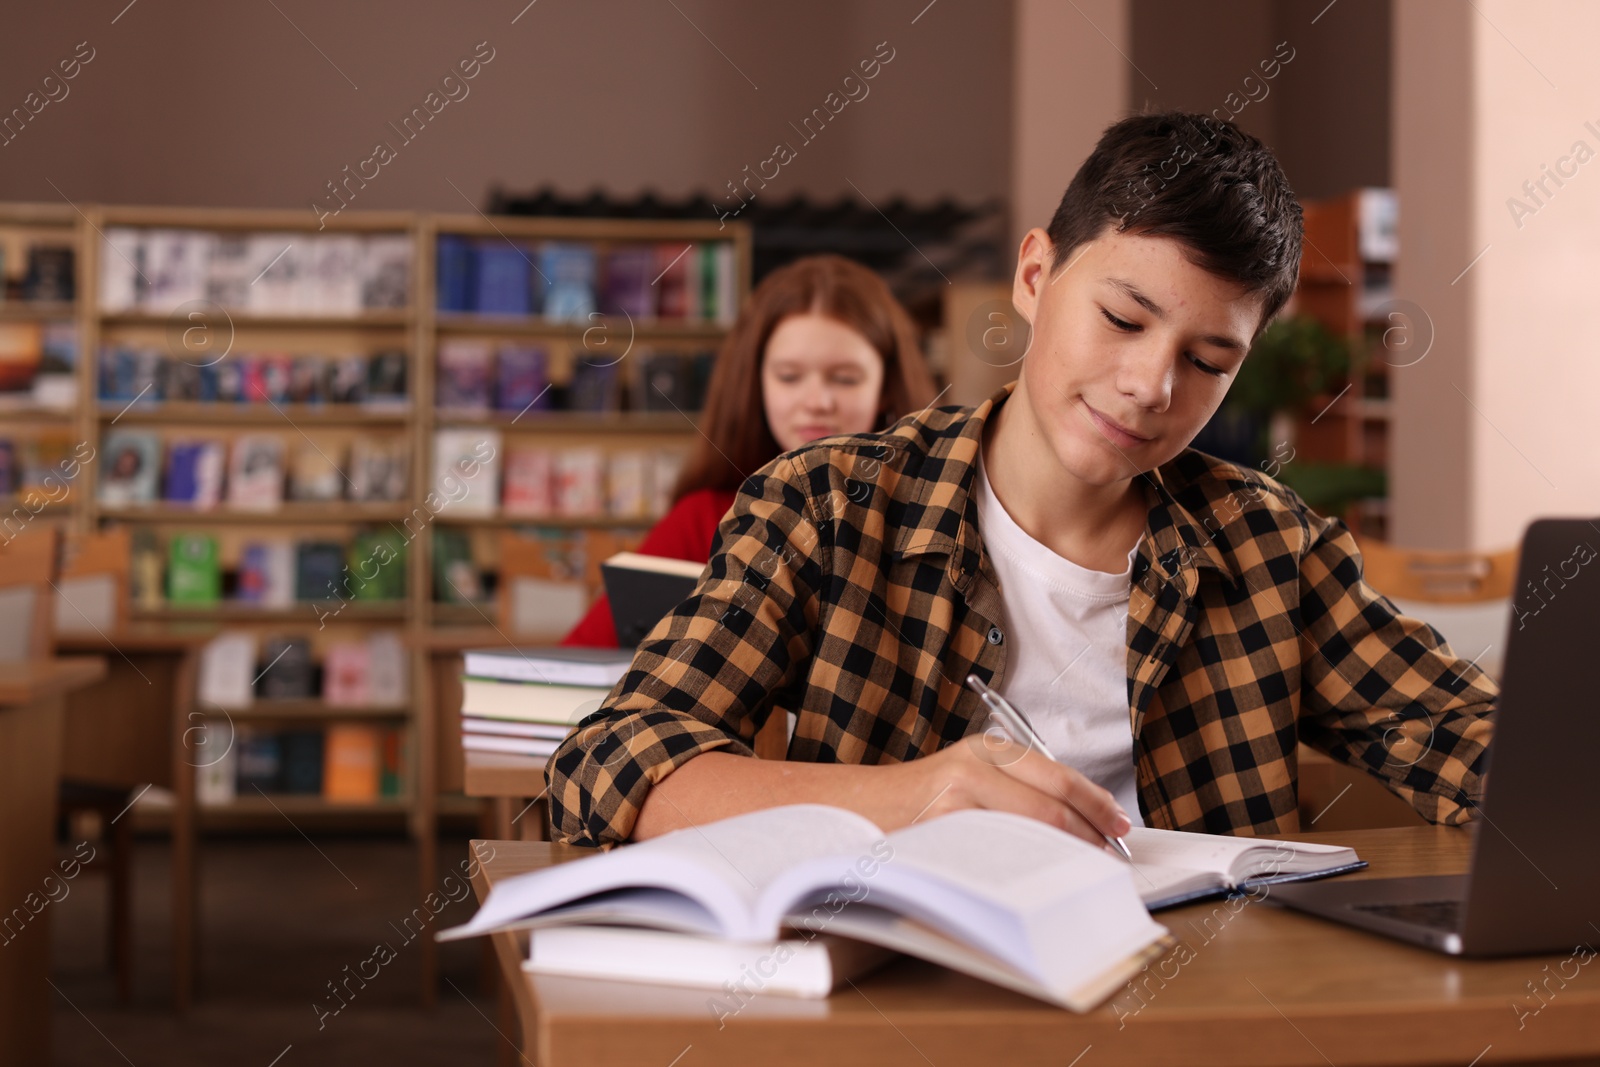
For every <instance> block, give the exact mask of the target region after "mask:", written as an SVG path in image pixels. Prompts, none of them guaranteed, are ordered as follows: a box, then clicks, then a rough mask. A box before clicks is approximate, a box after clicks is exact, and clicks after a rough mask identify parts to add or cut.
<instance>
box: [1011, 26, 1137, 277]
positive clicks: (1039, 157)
mask: <svg viewBox="0 0 1600 1067" xmlns="http://www.w3.org/2000/svg"><path fill="white" fill-rule="evenodd" d="M1015 12H1016V14H1015V19H1016V21H1015V29H1014V33H1015V42H1014V45H1013V47H1014V57H1015V58H1014V60H1013V63H1014V64H1015V67H1014V70H1015V73H1014V80H1013V85H1012V100H1013V104H1012V107H1013V112H1014V114H1015V120H1014V121H1015V126H1014V128H1013V131H1012V135H1013V138H1014V140H1013V143H1012V149H1011V153H1012V169H1011V174H1012V181H1011V208H1012V211H1011V230H1012V238H1013V239H1012V245H1013V248H1015V246H1017V245H1018V244H1020V243H1021V241H1022V236H1023V234H1025V233H1027V232H1028V229H1029V228H1030V227H1033V226H1048V225H1049V224H1050V216H1051V215H1053V214H1054V213H1055V209H1056V205H1057V204H1058V203H1059V202H1060V201H1061V194H1062V193H1064V192H1066V190H1067V185H1068V183H1069V182H1071V181H1072V176H1073V174H1075V173H1077V170H1078V165H1079V164H1080V163H1082V162H1083V160H1084V158H1085V157H1086V156H1088V154H1089V153H1090V151H1092V150H1093V149H1094V145H1095V142H1096V141H1098V140H1099V139H1100V134H1101V133H1102V132H1103V131H1104V130H1105V128H1106V127H1107V126H1109V125H1111V124H1112V123H1113V122H1116V121H1117V120H1118V119H1120V118H1123V117H1124V116H1125V115H1127V114H1128V95H1127V91H1128V90H1127V85H1128V82H1127V71H1128V63H1129V60H1128V58H1126V57H1128V56H1129V55H1130V53H1131V52H1132V50H1133V45H1132V40H1131V38H1132V33H1131V26H1130V23H1129V10H1128V0H1075V3H1073V4H1063V3H1060V2H1059V0H1016V3H1015ZM1102 35H1104V36H1102Z"/></svg>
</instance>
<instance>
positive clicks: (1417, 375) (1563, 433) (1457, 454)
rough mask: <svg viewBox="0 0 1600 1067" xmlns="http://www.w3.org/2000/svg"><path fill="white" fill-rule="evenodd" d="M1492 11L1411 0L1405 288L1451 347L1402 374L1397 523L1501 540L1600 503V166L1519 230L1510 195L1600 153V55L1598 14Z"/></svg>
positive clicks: (1482, 543) (1400, 167) (1403, 529)
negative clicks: (1547, 171)
mask: <svg viewBox="0 0 1600 1067" xmlns="http://www.w3.org/2000/svg"><path fill="white" fill-rule="evenodd" d="M1477 7H1478V12H1474V11H1473V10H1472V9H1471V8H1470V7H1463V8H1460V9H1457V7H1456V5H1413V4H1401V5H1399V10H1398V11H1397V19H1396V26H1397V35H1396V85H1397V90H1398V95H1397V105H1398V107H1397V122H1396V128H1395V134H1396V138H1395V155H1396V161H1397V172H1398V176H1399V184H1400V196H1401V203H1402V204H1403V205H1404V207H1403V213H1402V226H1403V229H1402V248H1403V254H1402V256H1401V270H1400V273H1399V277H1398V280H1397V288H1398V292H1399V295H1401V296H1405V297H1409V298H1410V299H1413V300H1415V301H1417V302H1418V303H1419V304H1421V305H1422V306H1423V307H1424V308H1426V309H1427V311H1428V312H1429V314H1430V316H1431V317H1432V319H1433V322H1434V326H1435V329H1436V341H1435V345H1434V348H1433V350H1432V351H1431V352H1430V353H1429V355H1428V356H1427V358H1426V359H1425V360H1424V361H1423V362H1422V363H1420V364H1418V365H1417V366H1416V367H1412V368H1405V369H1403V370H1401V371H1400V372H1398V373H1397V374H1396V375H1395V384H1396V390H1395V392H1396V403H1397V409H1398V410H1397V413H1396V414H1397V427H1396V440H1395V446H1396V447H1395V457H1394V470H1395V483H1396V484H1395V493H1394V496H1395V507H1396V516H1395V518H1396V530H1395V533H1396V536H1397V539H1399V540H1402V541H1405V542H1408V543H1415V544H1437V545H1457V544H1461V545H1467V546H1472V547H1480V548H1494V547H1500V546H1504V545H1507V544H1511V543H1514V542H1515V541H1516V539H1517V538H1518V536H1519V535H1520V534H1521V532H1522V528H1523V527H1524V526H1525V525H1526V523H1527V522H1528V520H1529V519H1531V518H1534V517H1536V516H1538V515H1545V514H1560V513H1565V514H1586V515H1593V514H1595V513H1596V512H1600V464H1597V463H1596V459H1597V457H1600V448H1597V447H1596V446H1595V444H1594V442H1593V441H1592V439H1591V433H1592V430H1593V427H1594V425H1595V423H1596V408H1597V405H1596V402H1595V397H1596V396H1597V395H1600V360H1597V359H1596V358H1595V347H1596V342H1595V338H1594V330H1593V328H1592V325H1591V323H1590V322H1589V321H1588V320H1589V314H1588V310H1589V305H1590V304H1591V303H1592V302H1593V291H1594V279H1595V278H1596V277H1597V275H1600V160H1597V161H1591V162H1590V163H1589V164H1587V165H1585V166H1583V167H1581V168H1579V169H1578V173H1577V174H1576V175H1575V176H1574V177H1572V178H1569V179H1564V181H1565V185H1564V186H1563V187H1560V188H1557V187H1556V185H1555V184H1554V182H1549V183H1547V187H1548V188H1549V189H1550V190H1551V192H1552V193H1553V194H1554V195H1552V196H1549V197H1548V198H1547V197H1545V196H1543V195H1542V194H1541V196H1540V199H1541V200H1543V201H1544V205H1543V206H1542V207H1539V208H1538V210H1537V213H1536V214H1533V215H1527V216H1524V217H1522V219H1521V226H1520V228H1519V227H1518V225H1517V222H1516V221H1514V220H1513V218H1512V214H1511V211H1510V210H1509V209H1508V206H1507V202H1508V200H1509V199H1510V198H1512V197H1518V198H1520V199H1522V200H1523V201H1524V202H1525V203H1527V204H1528V205H1529V206H1530V207H1531V206H1533V201H1532V200H1530V199H1529V198H1528V197H1527V195H1526V194H1525V193H1524V192H1523V190H1522V183H1523V182H1524V181H1529V180H1533V179H1537V178H1539V177H1541V175H1542V170H1541V168H1542V165H1545V164H1548V165H1550V166H1555V165H1556V163H1557V161H1558V160H1559V159H1560V157H1562V156H1564V155H1566V154H1567V153H1569V152H1570V151H1571V150H1572V148H1573V146H1574V144H1575V142H1577V141H1580V140H1581V141H1583V142H1586V143H1587V145H1588V149H1589V151H1591V152H1593V153H1595V154H1596V155H1597V156H1600V133H1597V132H1596V131H1591V130H1589V129H1588V128H1586V127H1585V125H1584V123H1585V122H1586V121H1588V122H1593V123H1594V125H1595V126H1596V127H1597V129H1600V103H1597V102H1600V68H1597V67H1596V66H1595V64H1594V62H1593V57H1592V55H1591V54H1590V53H1591V51H1592V45H1593V42H1594V41H1595V40H1597V39H1600V7H1596V5H1593V4H1591V3H1587V2H1584V0H1548V2H1546V3H1541V4H1538V5H1525V4H1516V3H1512V2H1510V0H1479V2H1478V5H1477ZM1479 12H1481V14H1480V13H1479ZM1508 38H1509V39H1508ZM1567 166H1568V169H1569V170H1570V169H1571V166H1572V165H1571V164H1570V163H1569V164H1568V165H1567ZM1591 183H1593V184H1591ZM1486 247H1487V249H1488V251H1487V252H1485V253H1484V254H1483V257H1482V259H1480V260H1478V262H1477V264H1476V265H1475V266H1473V267H1472V269H1471V270H1470V271H1468V272H1467V273H1466V274H1465V276H1463V277H1461V278H1460V280H1459V281H1455V282H1454V284H1452V281H1453V280H1454V279H1455V278H1456V277H1457V276H1458V274H1459V273H1460V272H1461V271H1462V270H1463V269H1464V268H1466V266H1467V265H1468V264H1469V263H1470V262H1472V260H1473V257H1475V256H1477V255H1478V254H1479V252H1481V251H1483V250H1484V249H1485V248H1486Z"/></svg>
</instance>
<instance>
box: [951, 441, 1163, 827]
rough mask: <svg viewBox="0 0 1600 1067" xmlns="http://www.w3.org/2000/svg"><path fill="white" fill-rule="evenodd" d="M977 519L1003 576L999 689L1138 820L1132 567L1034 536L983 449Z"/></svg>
mask: <svg viewBox="0 0 1600 1067" xmlns="http://www.w3.org/2000/svg"><path fill="white" fill-rule="evenodd" d="M977 495H978V528H979V529H980V530H981V531H982V534H983V544H984V548H985V549H986V550H987V552H988V555H989V560H990V563H991V565H992V566H993V567H994V573H995V577H996V578H998V579H999V582H1000V600H1001V604H1002V614H1003V619H1002V623H1001V625H1002V629H1003V631H1004V635H1005V637H1004V640H1005V642H1006V645H1007V652H1006V673H1005V678H1004V679H1003V681H1002V684H1001V686H1000V688H999V692H1000V694H1001V695H1002V696H1004V697H1005V698H1006V699H1007V700H1009V701H1010V702H1011V703H1012V704H1015V705H1016V706H1017V707H1018V708H1020V709H1021V710H1022V712H1023V714H1025V715H1027V716H1028V720H1029V721H1030V722H1032V723H1033V726H1034V729H1036V730H1037V731H1038V732H1039V735H1040V739H1041V740H1043V741H1044V743H1045V746H1046V747H1047V748H1049V749H1050V753H1051V755H1053V756H1055V757H1056V758H1057V759H1058V760H1060V761H1061V762H1062V763H1065V764H1067V765H1068V766H1070V767H1073V768H1074V769H1076V770H1078V771H1079V772H1081V773H1082V774H1083V775H1084V776H1085V777H1087V778H1088V779H1089V780H1090V781H1092V782H1094V783H1095V784H1096V785H1099V786H1101V787H1102V788H1104V789H1107V790H1109V791H1110V792H1111V794H1112V795H1113V796H1114V797H1116V798H1117V803H1118V804H1121V805H1122V808H1123V810H1124V811H1126V812H1127V813H1128V817H1129V818H1130V819H1132V820H1133V825H1135V826H1140V825H1142V820H1141V818H1140V816H1139V796H1138V790H1137V786H1136V781H1135V777H1134V762H1133V724H1132V720H1131V716H1130V714H1129V710H1128V674H1127V670H1128V668H1127V662H1128V639H1127V620H1128V597H1129V594H1130V592H1131V591H1132V587H1133V585H1132V583H1133V561H1134V559H1135V557H1136V555H1137V553H1138V545H1137V544H1135V545H1134V547H1133V548H1132V549H1131V550H1130V551H1129V552H1128V567H1127V569H1126V570H1124V571H1123V572H1122V573H1121V574H1107V573H1106V572H1104V571H1092V570H1089V569H1088V568H1085V567H1080V566H1078V565H1077V564H1076V563H1073V562H1072V561H1071V560H1069V559H1066V558H1064V557H1062V556H1059V555H1057V554H1056V553H1055V552H1053V551H1052V550H1051V549H1049V548H1048V547H1046V546H1045V545H1043V544H1041V543H1040V542H1038V541H1036V540H1034V539H1033V538H1032V537H1030V536H1029V535H1028V533H1027V532H1026V531H1025V530H1023V529H1022V527H1020V526H1018V525H1017V523H1016V521H1015V520H1014V519H1012V518H1011V516H1010V515H1009V514H1007V513H1006V509H1005V508H1004V507H1002V506H1001V504H1000V501H999V500H998V499H997V498H996V497H995V495H994V491H993V490H992V489H991V488H990V486H989V476H988V474H987V473H985V471H984V469H983V462H982V458H981V455H980V458H979V462H978V477H977Z"/></svg>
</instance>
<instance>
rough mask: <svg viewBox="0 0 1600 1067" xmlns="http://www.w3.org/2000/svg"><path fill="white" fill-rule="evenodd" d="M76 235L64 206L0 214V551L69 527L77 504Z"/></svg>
mask: <svg viewBox="0 0 1600 1067" xmlns="http://www.w3.org/2000/svg"><path fill="white" fill-rule="evenodd" d="M80 231H81V220H80V219H79V217H78V214H77V213H76V212H75V211H73V210H72V208H71V207H70V206H69V205H66V204H60V205H44V204H8V205H3V206H0V543H9V542H10V541H12V540H13V539H15V538H16V537H18V536H21V535H22V534H23V532H24V531H25V530H27V528H28V527H29V526H30V525H31V524H32V523H35V522H41V523H46V524H52V525H66V524H70V523H71V522H72V520H73V516H74V512H75V509H76V508H77V506H78V505H79V503H80V501H81V497H82V495H83V494H82V493H81V492H74V490H75V488H76V486H77V476H78V474H79V472H80V470H81V467H82V455H81V449H80V448H79V447H78V446H79V445H80V444H81V443H82V442H83V440H84V439H83V437H82V436H81V435H80V432H79V428H78V426H77V421H78V418H79V405H78V393H77V388H78V378H77V366H78V353H79V350H80V344H79V336H80V329H79V323H78V316H79V304H78V294H79V293H80V292H81V288H82V287H81V286H80V284H79V265H80V262H81V261H80V258H79V255H78V248H79V243H80V240H81V234H80Z"/></svg>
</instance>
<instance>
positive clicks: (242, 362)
mask: <svg viewBox="0 0 1600 1067" xmlns="http://www.w3.org/2000/svg"><path fill="white" fill-rule="evenodd" d="M86 216H87V219H88V223H89V229H90V237H89V238H88V239H86V241H85V248H84V253H85V255H84V259H85V264H86V269H85V271H84V274H85V278H86V282H87V284H86V286H85V290H86V294H87V299H88V300H89V301H90V312H89V314H88V315H86V316H85V326H84V345H83V350H84V352H85V353H86V354H87V356H86V358H85V359H84V360H83V364H84V366H83V369H82V373H81V375H80V391H81V392H82V393H83V394H84V395H85V396H86V398H87V401H86V403H85V404H83V405H82V407H83V409H84V416H83V418H84V422H85V425H86V427H87V430H86V432H87V433H88V434H89V435H90V436H91V438H92V439H93V440H94V441H95V442H96V448H97V456H96V461H95V462H96V466H97V468H98V470H97V472H96V478H95V479H94V482H95V488H94V492H93V495H92V496H91V497H90V498H89V499H88V501H87V503H86V505H85V512H86V515H85V519H86V522H85V524H86V526H87V527H88V528H90V529H106V528H111V527H126V528H128V529H129V531H130V534H131V543H132V559H131V561H130V562H131V568H130V581H131V585H132V589H131V597H130V609H129V611H130V617H131V619H132V620H133V621H134V622H135V623H188V622H191V621H194V620H205V621H208V622H210V623H214V624H217V625H218V626H219V627H220V630H219V634H220V636H219V637H218V638H217V639H215V640H213V641H212V642H211V644H210V645H208V646H207V648H206V649H205V651H204V653H203V655H202V660H201V669H200V679H199V693H198V694H197V696H198V701H197V705H198V707H199V709H200V714H201V715H202V716H203V717H204V718H205V720H206V725H207V727H208V730H226V731H228V737H229V740H230V741H231V743H230V744H228V745H227V746H226V752H225V754H224V755H223V756H221V757H219V758H218V759H216V761H215V762H213V763H210V764H208V765H207V766H204V767H201V768H198V769H197V799H198V802H199V804H200V810H201V813H202V816H203V820H204V821H205V822H208V823H217V822H219V821H220V822H223V823H231V822H236V821H237V820H239V819H241V818H243V819H245V820H246V821H249V820H251V819H261V818H266V819H276V820H279V821H281V820H282V818H283V816H284V815H285V814H288V815H292V816H293V817H295V818H297V819H298V818H300V817H301V816H307V817H320V816H322V815H326V814H330V813H332V814H338V815H341V816H360V817H366V818H374V817H377V818H386V819H391V820H401V819H404V818H405V817H406V816H407V815H411V814H414V813H415V810H416V808H417V801H418V796H417V791H416V789H415V785H414V784H415V782H416V780H417V766H418V761H419V760H420V759H423V758H427V755H428V754H427V753H425V752H422V751H421V736H420V732H419V731H417V730H416V729H415V716H414V706H413V701H412V697H411V694H412V693H413V692H415V689H416V686H415V680H414V678H413V675H412V666H411V657H410V656H409V655H408V653H407V651H406V650H407V647H408V640H407V632H408V630H409V628H410V627H412V626H414V625H415V624H416V612H415V611H414V610H413V609H412V605H411V601H410V599H409V598H410V596H411V592H412V589H413V587H414V584H415V577H414V575H413V573H412V569H413V568H414V567H415V565H416V564H415V560H414V556H415V553H414V552H413V551H411V546H410V539H411V537H414V536H415V533H414V531H413V532H412V533H411V535H410V536H409V537H408V536H407V526H406V523H407V519H408V518H409V517H410V516H411V508H412V505H413V503H414V498H415V496H416V490H415V486H414V485H413V472H414V471H415V470H416V460H415V454H416V451H417V429H416V426H415V424H414V413H415V410H416V409H415V406H414V402H413V392H414V389H415V382H416V380H417V366H418V356H417V353H418V337H419V335H418V321H417V309H418V307H419V300H418V293H419V292H420V289H419V288H418V286H419V278H418V263H419V262H420V260H421V259H422V257H421V255H420V254H419V247H418V227H417V219H416V216H415V215H413V214H408V213H372V214H367V215H361V216H357V215H354V214H351V215H348V216H345V217H341V218H339V219H332V220H328V225H327V226H326V228H324V229H321V230H319V229H318V228H317V226H316V222H315V220H314V219H312V218H310V216H309V215H308V214H307V213H302V212H290V211H222V210H201V209H195V210H190V209H168V208H120V207H96V208H89V209H87V210H86ZM411 525H412V527H413V528H414V527H415V521H414V520H413V522H412V524H411ZM424 823H425V824H426V825H424V824H417V825H416V829H417V830H419V831H423V830H425V829H429V828H431V820H424Z"/></svg>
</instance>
